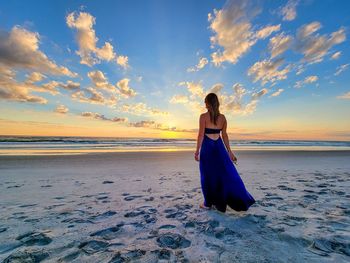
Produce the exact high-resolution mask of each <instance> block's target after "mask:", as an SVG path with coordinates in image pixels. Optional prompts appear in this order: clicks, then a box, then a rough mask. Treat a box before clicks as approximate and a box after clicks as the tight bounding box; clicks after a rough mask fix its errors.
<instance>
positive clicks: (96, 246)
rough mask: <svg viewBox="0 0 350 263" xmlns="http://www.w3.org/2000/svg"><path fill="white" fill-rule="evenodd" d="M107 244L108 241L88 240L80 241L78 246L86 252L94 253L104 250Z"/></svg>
mask: <svg viewBox="0 0 350 263" xmlns="http://www.w3.org/2000/svg"><path fill="white" fill-rule="evenodd" d="M108 246H109V243H108V242H105V241H100V240H89V241H85V242H82V243H81V244H80V245H79V246H78V248H80V249H81V250H82V251H84V252H85V253H86V254H89V255H90V254H94V253H96V252H100V251H105V250H106V249H107V248H108Z"/></svg>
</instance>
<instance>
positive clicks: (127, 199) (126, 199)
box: [124, 195, 143, 201]
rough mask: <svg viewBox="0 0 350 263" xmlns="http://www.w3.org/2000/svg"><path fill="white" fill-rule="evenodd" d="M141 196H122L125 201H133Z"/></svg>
mask: <svg viewBox="0 0 350 263" xmlns="http://www.w3.org/2000/svg"><path fill="white" fill-rule="evenodd" d="M141 197H143V195H129V196H127V197H125V198H124V200H125V201H133V200H135V199H137V198H141Z"/></svg>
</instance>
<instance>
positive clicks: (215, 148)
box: [199, 128, 255, 212]
mask: <svg viewBox="0 0 350 263" xmlns="http://www.w3.org/2000/svg"><path fill="white" fill-rule="evenodd" d="M205 129H206V132H205V133H217V132H215V131H214V132H213V130H219V129H210V128H205ZM219 132H220V130H219ZM199 170H200V175H201V185H202V192H203V195H204V205H205V206H208V207H210V206H212V205H214V206H215V207H216V209H217V210H219V211H221V212H226V206H227V205H228V206H230V207H231V208H232V209H234V210H236V211H247V210H248V208H249V207H250V206H251V205H252V204H254V203H255V200H254V198H253V196H251V194H250V193H249V192H248V191H247V190H246V188H245V186H244V183H243V181H242V179H241V177H240V176H239V174H238V172H237V170H236V167H235V166H234V164H233V162H232V161H231V159H230V156H229V154H228V152H227V150H226V147H225V144H224V142H223V140H222V138H221V136H220V137H219V138H218V139H217V140H213V139H211V138H209V137H208V136H207V135H204V138H203V142H202V146H201V149H200V153H199Z"/></svg>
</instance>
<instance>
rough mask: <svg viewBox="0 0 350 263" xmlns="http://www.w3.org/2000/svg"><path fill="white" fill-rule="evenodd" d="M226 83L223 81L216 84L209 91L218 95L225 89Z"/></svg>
mask: <svg viewBox="0 0 350 263" xmlns="http://www.w3.org/2000/svg"><path fill="white" fill-rule="evenodd" d="M223 87H224V85H223V84H221V83H216V84H214V85H213V86H212V87H211V88H210V89H209V91H208V93H215V94H217V95H218V93H219V92H220V91H221V90H222V89H223Z"/></svg>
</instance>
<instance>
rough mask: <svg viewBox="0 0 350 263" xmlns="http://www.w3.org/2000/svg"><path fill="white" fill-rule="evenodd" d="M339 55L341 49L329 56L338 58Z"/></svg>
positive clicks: (333, 58)
mask: <svg viewBox="0 0 350 263" xmlns="http://www.w3.org/2000/svg"><path fill="white" fill-rule="evenodd" d="M340 55H341V51H338V52H335V53H334V54H333V55H332V56H331V59H332V60H335V59H338V58H340Z"/></svg>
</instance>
